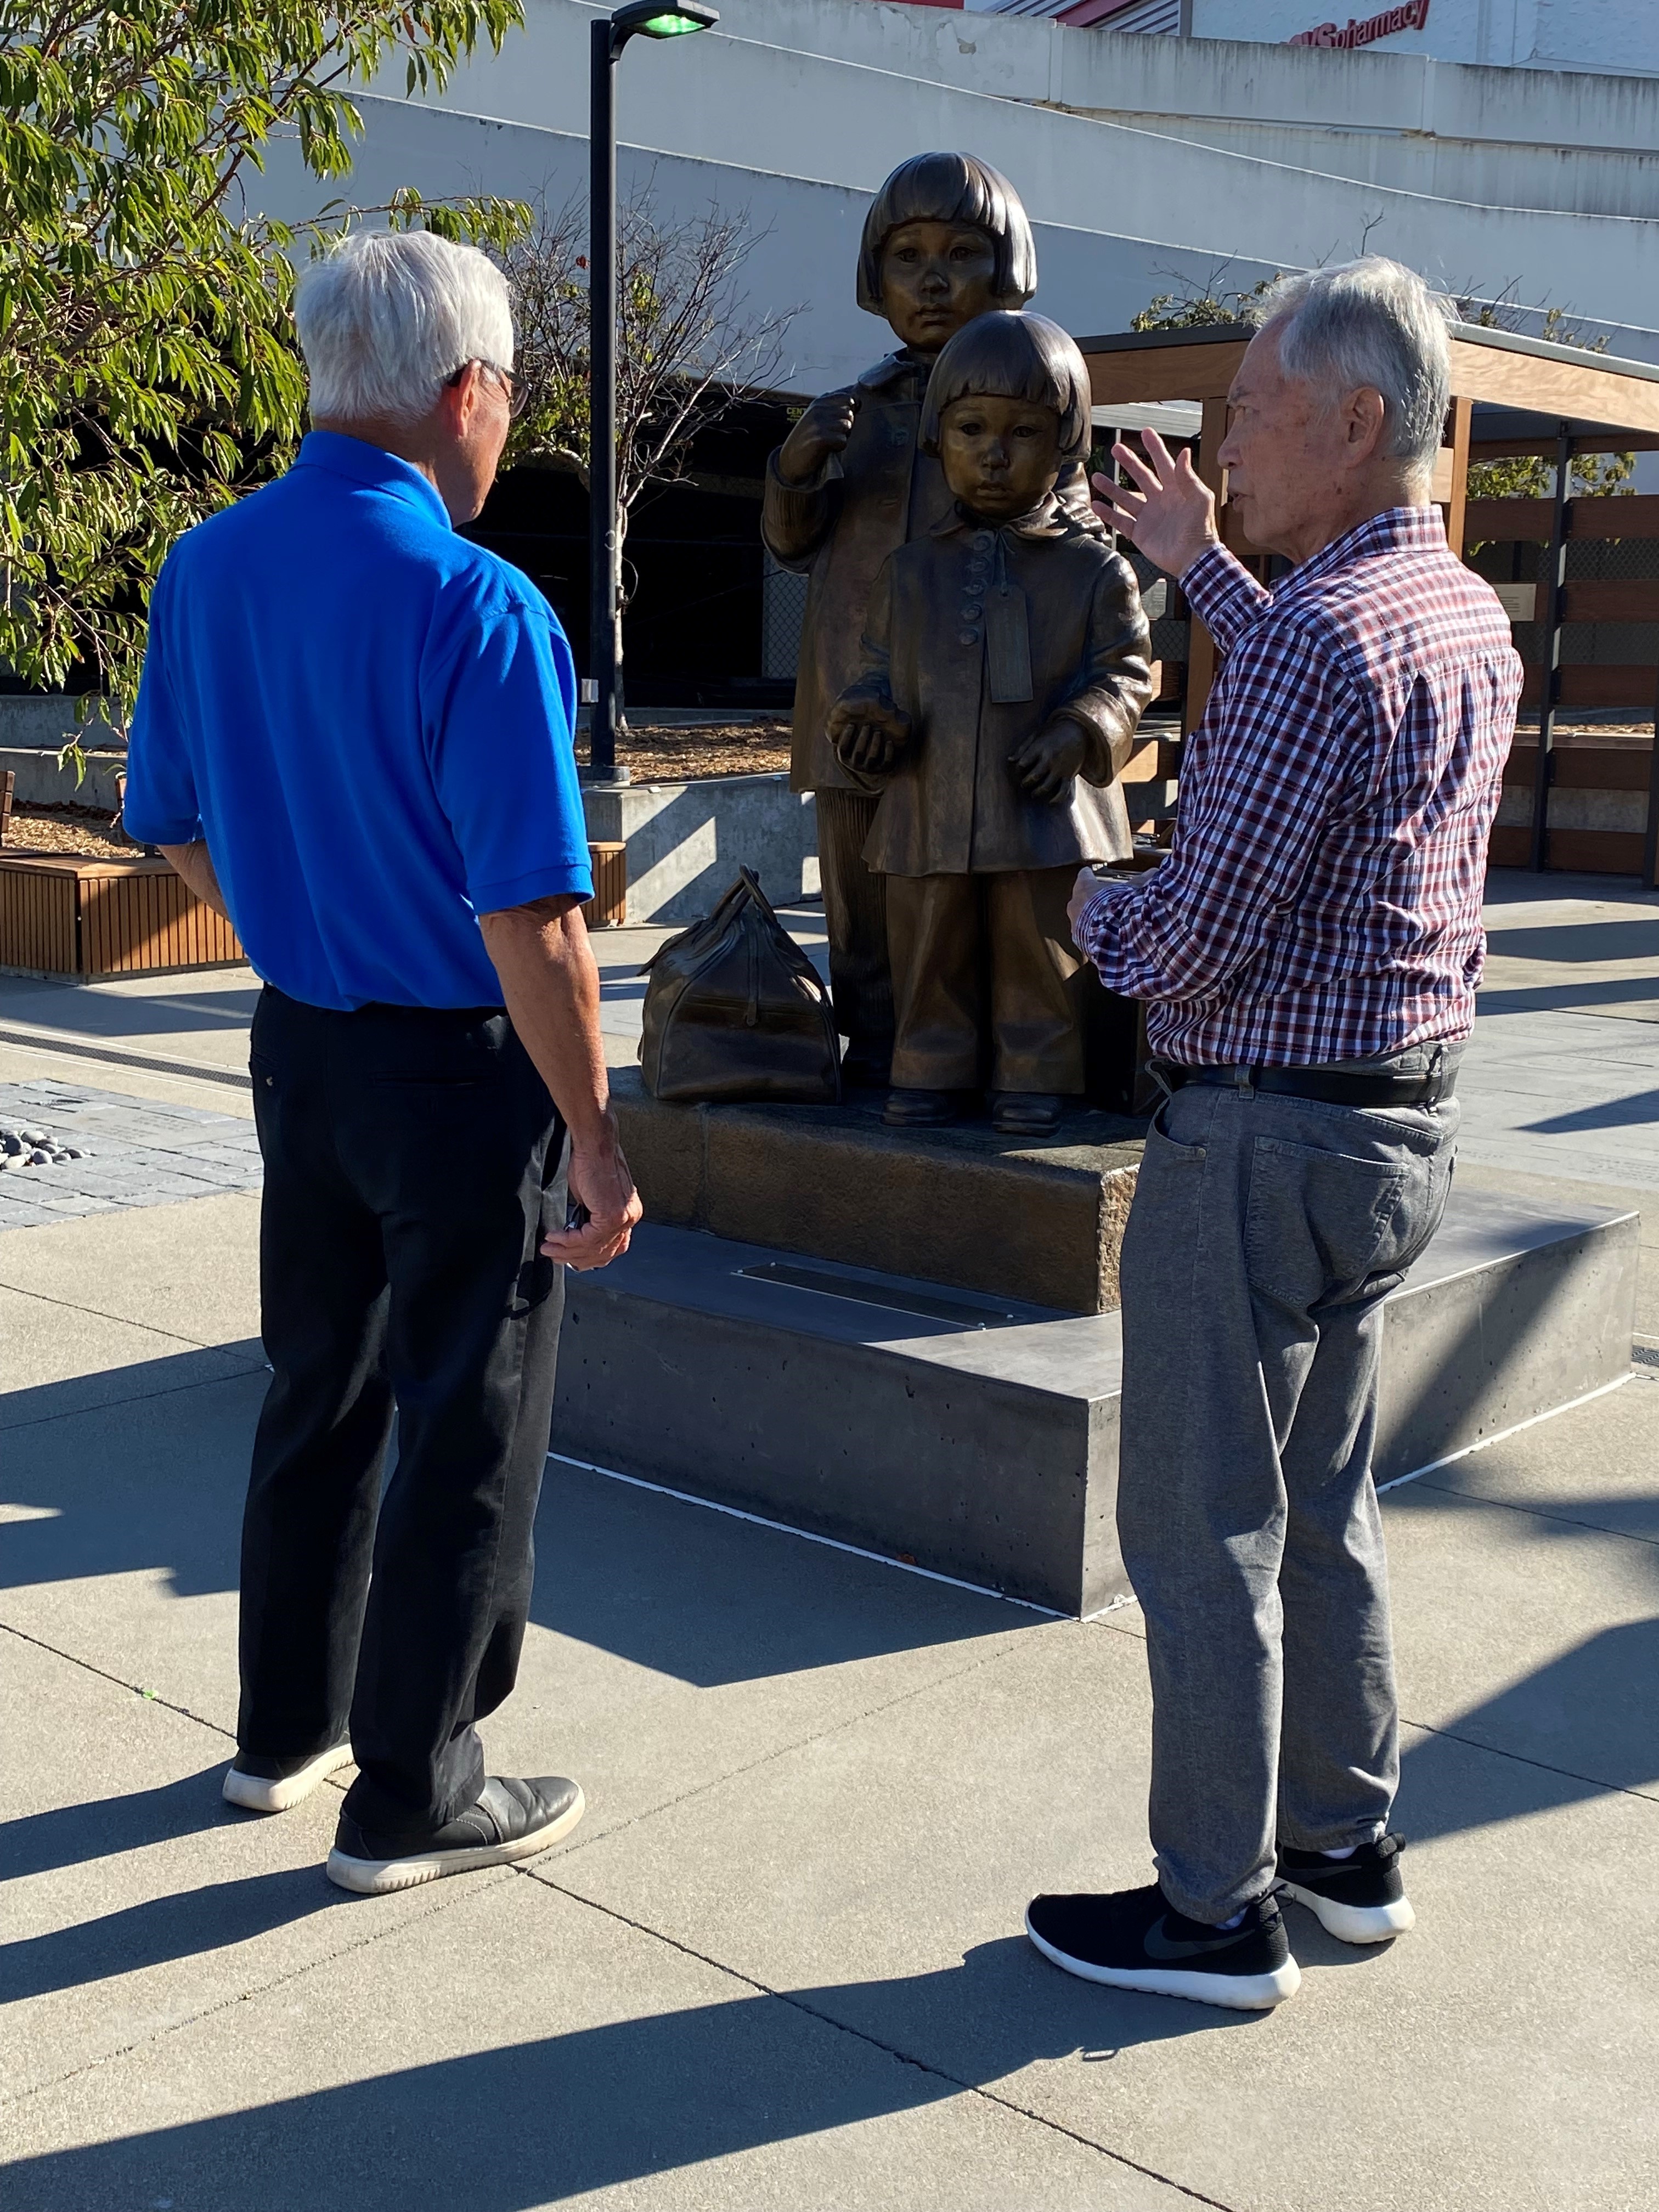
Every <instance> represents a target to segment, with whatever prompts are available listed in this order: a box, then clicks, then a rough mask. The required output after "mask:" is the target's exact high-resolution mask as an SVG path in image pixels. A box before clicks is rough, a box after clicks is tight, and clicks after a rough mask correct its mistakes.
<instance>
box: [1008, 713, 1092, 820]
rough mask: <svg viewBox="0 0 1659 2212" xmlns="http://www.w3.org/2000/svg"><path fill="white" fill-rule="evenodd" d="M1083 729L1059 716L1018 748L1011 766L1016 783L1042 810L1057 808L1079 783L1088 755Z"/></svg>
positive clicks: (1067, 716) (1013, 754)
mask: <svg viewBox="0 0 1659 2212" xmlns="http://www.w3.org/2000/svg"><path fill="white" fill-rule="evenodd" d="M1087 750H1088V747H1087V741H1086V739H1085V737H1084V734H1083V730H1082V726H1081V725H1080V724H1079V723H1078V722H1077V721H1075V720H1073V717H1072V716H1071V715H1070V714H1056V715H1055V716H1054V719H1053V720H1052V721H1049V722H1045V723H1044V725H1043V726H1042V728H1041V729H1040V730H1038V731H1037V732H1036V733H1035V735H1034V736H1031V737H1029V738H1026V740H1025V742H1024V744H1018V745H1016V746H1015V747H1014V750H1012V752H1011V753H1010V754H1009V756H1008V765H1009V767H1010V769H1012V771H1013V777H1014V781H1015V782H1016V783H1017V784H1018V786H1019V787H1020V789H1021V790H1022V791H1023V792H1024V793H1025V796H1026V797H1027V798H1028V799H1036V802H1037V805H1039V806H1053V805H1056V804H1057V803H1058V802H1059V801H1060V799H1064V798H1065V797H1066V794H1067V793H1069V792H1070V790H1071V788H1072V786H1073V783H1074V782H1075V781H1077V777H1078V773H1079V770H1080V769H1081V768H1082V766H1083V763H1084V760H1085V757H1086V755H1087Z"/></svg>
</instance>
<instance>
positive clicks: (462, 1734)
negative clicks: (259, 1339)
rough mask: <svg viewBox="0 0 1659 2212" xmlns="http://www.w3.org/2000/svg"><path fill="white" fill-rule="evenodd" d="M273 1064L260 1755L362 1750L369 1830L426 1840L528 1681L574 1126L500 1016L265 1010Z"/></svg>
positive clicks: (254, 1640) (250, 1535)
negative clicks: (482, 1729)
mask: <svg viewBox="0 0 1659 2212" xmlns="http://www.w3.org/2000/svg"><path fill="white" fill-rule="evenodd" d="M252 1072H253V1096H254V1109H255V1117H256V1120H257V1121H258V1131H259V1145H260V1150H261V1151H262V1152H263V1153H264V1164H265V1186H264V1209H263V1212H262V1214H261V1217H260V1228H259V1276H260V1300H261V1309H262V1319H263V1326H264V1342H265V1351H266V1354H267V1356H268V1358H270V1363H271V1365H272V1367H273V1368H274V1370H276V1371H275V1376H274V1379H273V1381H272V1383H271V1385H270V1390H269V1392H268V1393H267V1395H266V1398H265V1404H264V1412H263V1413H261V1415H260V1419H259V1427H258V1435H257V1437H255V1440H254V1446H253V1468H252V1478H251V1480H250V1482H249V1485H248V1497H247V1510H246V1517H245V1519H244V1522H243V1528H242V1610H241V1674H242V1697H241V1711H240V1718H239V1720H238V1723H237V1741H238V1742H239V1744H240V1747H241V1748H242V1749H243V1750H245V1751H247V1752H251V1753H257V1754H258V1755H261V1756H263V1757H266V1758H300V1757H303V1756H305V1755H307V1754H308V1753H313V1752H317V1751H321V1750H324V1749H325V1748H326V1747H328V1746H329V1745H331V1744H333V1743H337V1742H339V1741H341V1740H342V1738H343V1736H344V1735H346V1732H347V1729H348V1726H349V1731H350V1736H351V1745H352V1750H353V1753H354V1754H355V1756H356V1762H357V1767H358V1776H357V1779H356V1782H355V1783H353V1784H352V1786H351V1789H350V1790H349V1793H348V1796H347V1799H346V1803H347V1807H348V1808H349V1811H350V1812H351V1813H352V1814H353V1816H354V1817H355V1818H356V1819H357V1820H360V1821H362V1823H363V1825H364V1826H368V1827H372V1828H374V1829H378V1830H381V1831H391V1832H396V1833H407V1834H413V1833H416V1832H420V1831H422V1830H424V1829H427V1828H429V1827H432V1826H439V1825H441V1824H442V1823H443V1822H444V1821H446V1820H451V1819H453V1817H454V1815H455V1814H457V1813H458V1812H459V1811H461V1810H462V1809H464V1808H465V1806H467V1805H468V1804H470V1803H471V1802H472V1800H473V1799H474V1798H475V1797H476V1796H477V1792H478V1790H479V1789H480V1787H481V1786H482V1784H483V1751H482V1748H481V1746H480V1744H479V1741H478V1737H477V1731H476V1729H475V1728H474V1726H473V1723H474V1722H475V1721H477V1720H478V1719H480V1718H482V1717H483V1715H484V1714H486V1713H489V1712H493V1711H495V1707H496V1706H497V1705H500V1704H501V1701H502V1699H504V1698H506V1697H507V1693H508V1692H510V1691H511V1689H512V1687H513V1680H514V1678H515V1676H516V1674H517V1672H518V1664H519V1651H520V1645H521V1644H522V1643H523V1640H524V1630H525V1621H526V1616H527V1613H528V1610H529V1604H530V1590H531V1583H532V1577H533V1575H534V1571H535V1559H534V1551H533V1547H532V1523H533V1522H534V1519H535V1513H536V1503H537V1499H538V1496H539V1494H540V1490H541V1480H542V1469H543V1467H544V1462H545V1459H546V1455H547V1446H548V1434H549V1430H550V1425H551V1421H552V1411H553V1380H554V1364H555V1360H556V1353H557V1349H558V1335H559V1321H560V1317H561V1315H562V1310H563V1304H564V1279H563V1271H562V1269H561V1268H559V1267H556V1266H555V1265H554V1264H553V1262H552V1261H548V1260H544V1259H542V1258H540V1257H539V1256H538V1250H537V1247H538V1243H539V1240H540V1238H541V1237H542V1235H543V1234H544V1222H545V1225H546V1226H547V1227H552V1226H554V1225H555V1224H556V1225H560V1226H562V1224H563V1218H564V1192H563V1175H562V1153H563V1138H564V1132H563V1127H562V1124H561V1122H560V1121H559V1118H558V1116H557V1115H556V1112H555V1110H554V1108H553V1104H552V1101H551V1100H550V1097H548V1093H547V1090H546V1087H545V1085H544V1084H543V1082H542V1079H541V1078H540V1077H539V1076H538V1074H537V1073H536V1071H535V1068H534V1067H533V1066H532V1064H531V1061H530V1059H529V1056H528V1054H526V1051H525V1049H524V1047H523V1046H522V1045H521V1044H520V1042H519V1039H518V1037H517V1036H516V1035H515V1034H514V1032H513V1028H512V1025H511V1024H510V1023H509V1022H508V1020H507V1016H506V1015H505V1014H504V1013H502V1012H500V1011H499V1010H496V1011H494V1012H492V1011H491V1010H490V1009H489V1008H487V1007H484V1008H464V1009H461V1010H459V1011H446V1012H433V1011H428V1010H427V1009H424V1008H407V1007H399V1006H366V1007H363V1008H362V1009H360V1010H359V1011H358V1012H356V1013H349V1014H346V1013H337V1012H329V1011H327V1010H325V1009H323V1008H320V1007H316V1006H301V1005H300V1004H298V1003H297V1002H296V1001H295V1000H292V999H288V998H284V997H283V995H282V994H281V993H280V992H276V991H273V990H270V989H269V988H267V989H266V990H265V992H264V994H263V996H262V997H261V999H260V1001H259V1006H258V1011H257V1012H256V1013H255V1016H254V1020H253V1036H252ZM394 1412H395V1414H396V1417H397V1420H398V1457H397V1464H396V1467H395V1468H394V1470H393V1472H392V1478H391V1480H390V1481H389V1482H388V1483H387V1484H386V1491H385V1495H384V1497H382V1496H381V1468H382V1463H383V1461H384V1459H385V1455H386V1444H387V1442H388V1440H389V1438H390V1437H391V1433H392V1419H393V1415H394ZM371 1569H372V1574H371Z"/></svg>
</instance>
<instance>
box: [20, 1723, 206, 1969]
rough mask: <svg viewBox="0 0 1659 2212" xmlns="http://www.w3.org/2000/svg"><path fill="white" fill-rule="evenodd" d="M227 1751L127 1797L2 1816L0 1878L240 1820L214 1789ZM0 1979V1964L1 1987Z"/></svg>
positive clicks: (85, 1863) (47, 1870)
mask: <svg viewBox="0 0 1659 2212" xmlns="http://www.w3.org/2000/svg"><path fill="white" fill-rule="evenodd" d="M229 1756H230V1747H229V1746H228V1745H227V1747H226V1750H225V1758H224V1759H218V1760H216V1761H215V1763H214V1764H213V1765H211V1766H209V1767H204V1769H203V1770H202V1771H201V1772H200V1773H198V1774H183V1775H180V1776H179V1778H178V1780H177V1781H174V1782H158V1783H157V1784H156V1785H155V1788H154V1789H153V1790H131V1791H130V1792H129V1793H128V1795H127V1796H125V1797H96V1798H93V1799H91V1800H90V1801H89V1802H87V1803H85V1804H82V1805H58V1806H55V1807H53V1808H52V1810H51V1811H50V1812H46V1813H27V1814H24V1815H23V1816H22V1817H21V1819H19V1820H9V1821H7V1822H6V1824H5V1825H4V1826H3V1827H0V1882H7V1881H21V1880H22V1878H23V1876H24V1875H31V1874H47V1873H50V1872H51V1871H52V1869H53V1868H55V1867H78V1866H89V1865H91V1864H92V1863H94V1861H96V1860H98V1859H112V1858H118V1857H120V1855H121V1853H122V1852H124V1851H136V1850H142V1849H143V1848H144V1847H145V1846H146V1845H147V1844H165V1843H171V1842H172V1841H173V1839H174V1838H177V1837H179V1836H199V1835H204V1834H205V1833H206V1832H207V1831H208V1830H209V1829H210V1828H227V1827H229V1826H232V1825H233V1824H234V1823H235V1822H237V1821H239V1820H246V1819H247V1817H248V1816H247V1814H245V1813H244V1814H237V1813H234V1812H232V1811H230V1810H229V1809H228V1807H227V1806H226V1804H225V1802H224V1800H223V1799H222V1797H221V1796H220V1794H219V1791H220V1787H221V1784H222V1782H223V1779H224V1771H225V1763H226V1760H227V1759H228V1758H229ZM112 1971H114V1972H121V1971H122V1969H121V1968H120V1967H116V1968H114V1969H113V1970H112ZM4 1984H5V1976H4V1972H3V1970H0V1988H3V1987H4Z"/></svg>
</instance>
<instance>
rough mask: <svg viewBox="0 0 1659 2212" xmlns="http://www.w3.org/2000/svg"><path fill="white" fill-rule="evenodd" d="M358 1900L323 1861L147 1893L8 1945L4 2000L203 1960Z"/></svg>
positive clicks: (1, 1982) (1, 1968) (1, 1973)
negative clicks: (335, 1881)
mask: <svg viewBox="0 0 1659 2212" xmlns="http://www.w3.org/2000/svg"><path fill="white" fill-rule="evenodd" d="M349 1909H350V1901H349V1899H348V1898H347V1897H346V1895H345V1893H344V1892H343V1890H338V1889H336V1888H334V1887H332V1886H331V1884H330V1883H329V1882H328V1881H326V1880H325V1878H324V1876H323V1874H322V1871H321V1869H319V1868H318V1867H316V1866H303V1867H285V1868H282V1869H277V1870H276V1871H275V1872H272V1873H269V1874H254V1875H242V1876H241V1877H240V1879H238V1880H237V1881H211V1882H204V1883H203V1884H202V1886H201V1887H199V1888H197V1889H190V1890H185V1891H181V1892H179V1893H177V1894H176V1895H173V1896H170V1897H150V1898H146V1899H144V1900H143V1903H142V1904H138V1905H124V1906H123V1907H122V1909H121V1910H120V1911H118V1912H106V1913H105V1914H104V1915H103V1917H101V1918H100V1919H97V1920H82V1921H77V1922H76V1923H75V1925H74V1926H73V1927H70V1928H54V1929H50V1930H48V1932H47V1933H46V1934H45V1935H43V1936H24V1937H22V1938H21V1940H20V1941H18V1942H15V1943H8V1944H7V1946H6V1948H5V1952H4V1955H3V1960H0V2002H4V2003H7V2004H16V2003H18V2002H21V2000H22V1999H23V1998H25V1997H38V1996H45V1995H46V1993H47V1992H48V1991H49V1990H73V1989H80V1988H82V1987H84V1986H85V1985H86V1984H88V1983H92V1982H103V1981H110V1980H112V1979H114V1978H115V1977H116V1976H118V1975H120V1974H134V1973H138V1972H142V1971H143V1968H145V1967H146V1966H161V1965H162V1964H163V1963H165V1962H166V1961H167V1960H173V1959H193V1958H197V1957H199V1956H200V1954H202V1953H203V1952H204V1951H220V1950H223V1949H225V1948H227V1947H228V1946H229V1945H231V1944H233V1943H246V1942H251V1941H252V1939H253V1937H255V1936H268V1935H270V1932H271V1930H272V1929H276V1928H283V1927H286V1926H288V1925H289V1923H291V1922H293V1921H296V1920H308V1919H310V1918H312V1917H313V1916H314V1915H315V1914H317V1913H319V1912H332V1911H349Z"/></svg>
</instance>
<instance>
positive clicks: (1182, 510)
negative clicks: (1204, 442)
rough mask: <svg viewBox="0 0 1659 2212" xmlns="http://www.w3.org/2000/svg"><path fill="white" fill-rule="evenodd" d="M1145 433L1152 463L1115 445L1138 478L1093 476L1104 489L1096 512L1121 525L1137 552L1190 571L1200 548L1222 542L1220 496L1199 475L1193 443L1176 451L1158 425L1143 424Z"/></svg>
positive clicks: (1174, 571)
mask: <svg viewBox="0 0 1659 2212" xmlns="http://www.w3.org/2000/svg"><path fill="white" fill-rule="evenodd" d="M1141 436H1142V439H1143V440H1144V441H1145V443H1146V452H1147V455H1148V457H1149V458H1150V459H1151V461H1152V466H1151V467H1150V468H1148V467H1147V465H1146V462H1145V461H1143V460H1142V459H1141V458H1140V456H1139V453H1132V452H1131V451H1130V449H1129V448H1128V447H1127V446H1114V447H1113V448H1112V457H1113V459H1115V460H1116V461H1117V462H1119V463H1120V464H1121V466H1122V467H1124V468H1125V469H1127V471H1128V472H1129V475H1130V476H1131V477H1132V478H1133V483H1131V484H1118V483H1113V482H1112V479H1111V478H1110V477H1108V476H1097V477H1091V479H1090V481H1091V483H1092V484H1093V485H1094V488H1095V489H1096V490H1097V492H1098V493H1099V494H1100V497H1099V498H1098V499H1097V501H1095V513H1097V515H1098V516H1099V517H1100V519H1101V520H1102V521H1103V522H1104V523H1108V524H1109V525H1110V526H1112V528H1114V529H1115V530H1121V532H1122V533H1123V535H1124V536H1125V537H1126V538H1127V539H1128V541H1129V543H1130V544H1132V545H1133V547H1134V549H1135V550H1136V552H1137V553H1144V554H1145V555H1146V558H1147V559H1148V560H1149V561H1155V562H1157V563H1158V567H1159V568H1163V569H1165V570H1167V572H1168V573H1169V574H1170V575H1171V576H1184V575H1185V574H1186V573H1187V571H1188V568H1191V567H1192V565H1193V563H1194V561H1196V560H1197V558H1198V556H1199V555H1200V553H1203V552H1205V551H1206V550H1208V549H1209V547H1211V546H1212V545H1218V544H1220V542H1221V539H1220V536H1219V533H1218V531H1217V529H1216V526H1215V497H1214V495H1213V494H1212V491H1211V490H1210V488H1209V486H1208V485H1207V484H1206V483H1200V481H1199V479H1198V477H1196V475H1194V471H1193V459H1192V453H1191V450H1190V448H1189V447H1185V446H1183V447H1182V449H1181V451H1180V453H1170V449H1169V447H1167V446H1166V445H1165V444H1164V441H1163V439H1162V438H1160V437H1159V436H1158V432H1157V431H1156V430H1143V431H1142V432H1141ZM1136 486H1139V489H1135V487H1136Z"/></svg>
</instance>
